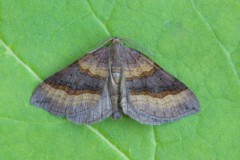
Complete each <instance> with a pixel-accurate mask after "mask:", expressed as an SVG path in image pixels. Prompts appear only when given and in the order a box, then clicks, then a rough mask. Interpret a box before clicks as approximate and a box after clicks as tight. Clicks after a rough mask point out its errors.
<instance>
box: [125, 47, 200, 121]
mask: <svg viewBox="0 0 240 160" xmlns="http://www.w3.org/2000/svg"><path fill="white" fill-rule="evenodd" d="M124 50H125V51H124V56H123V57H125V58H124V59H125V60H124V63H123V68H124V76H125V79H126V82H125V84H123V85H122V88H121V89H122V93H123V95H122V97H123V98H122V102H121V103H122V107H123V112H124V113H125V114H127V115H129V116H130V117H131V118H133V119H135V120H137V121H139V122H140V123H143V124H152V125H157V124H162V123H166V122H170V121H174V120H177V119H179V118H181V117H184V116H187V115H189V114H193V113H195V112H198V111H199V104H198V101H197V99H196V97H195V96H194V94H193V93H192V91H190V90H189V89H188V88H187V87H186V86H185V85H184V84H183V83H181V82H180V81H179V80H177V79H176V78H174V77H173V76H171V75H170V74H168V73H167V72H166V71H164V70H163V69H162V68H161V67H159V66H158V65H157V64H155V63H154V62H153V61H151V60H150V59H148V58H147V57H146V56H144V55H143V54H142V53H140V52H138V51H136V50H134V49H131V48H124ZM123 86H126V87H123ZM124 88H126V90H124Z"/></svg>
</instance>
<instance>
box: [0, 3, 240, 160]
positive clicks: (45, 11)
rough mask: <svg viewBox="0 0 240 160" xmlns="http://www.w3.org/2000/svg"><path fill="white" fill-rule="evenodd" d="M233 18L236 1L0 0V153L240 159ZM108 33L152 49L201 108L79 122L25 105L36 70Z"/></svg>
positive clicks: (237, 38) (63, 62)
mask: <svg viewBox="0 0 240 160" xmlns="http://www.w3.org/2000/svg"><path fill="white" fill-rule="evenodd" d="M239 17H240V2H239V1H238V0H221V1H220V0H215V1H207V0H181V1H176V0H161V1H159V0H151V1H145V0H131V1H124V0H98V1H94V0H89V1H86V0H84V1H74V0H61V1H57V0H50V1H48V0H34V1H32V0H21V1H17V0H0V159H8V160H11V159H90V160H94V159H104V160H105V159H114V160H116V159H119V160H130V159H131V160H153V159H168V160H171V159H173V160H176V159H184V160H186V159H193V160H197V159H199V160H200V159H220V160H221V159H222V160H226V159H240V132H239V128H240V120H239V117H240V107H239V104H240V55H239V54H240V31H239V27H240V19H239ZM114 36H118V37H127V38H129V39H131V40H132V41H133V42H135V43H136V44H138V45H139V46H142V47H144V48H146V49H147V50H150V52H151V53H152V54H153V55H151V54H149V57H150V58H152V59H153V60H154V61H156V62H157V63H158V64H159V65H161V66H162V67H163V68H164V69H166V70H167V71H168V72H170V73H172V74H173V75H175V76H176V77H177V78H179V79H180V80H181V81H183V82H184V83H185V84H187V85H188V86H189V87H190V88H191V89H192V90H193V91H194V92H195V93H196V95H197V97H198V99H199V101H200V104H201V108H202V111H201V112H200V113H199V114H197V115H193V116H190V117H187V118H184V119H182V120H180V121H177V122H174V123H169V124H165V125H161V126H155V127H151V126H145V125H141V124H139V123H137V122H135V121H134V120H132V119H130V118H128V117H126V116H125V117H124V118H123V119H121V120H117V121H114V120H112V119H111V118H109V119H108V120H106V121H104V122H101V123H98V124H95V125H92V126H78V125H74V124H72V123H70V122H68V121H67V120H65V119H63V118H57V117H54V116H52V115H50V114H49V113H48V112H46V111H44V110H41V109H39V108H36V107H33V106H31V105H30V104H29V99H30V97H31V94H32V92H33V90H34V89H35V88H36V86H37V85H39V83H40V82H41V81H42V80H43V79H45V78H47V77H48V76H50V75H52V74H53V73H54V72H56V71H58V70H60V69H62V68H64V67H65V66H67V65H68V64H70V63H71V62H73V61H74V60H76V59H78V58H80V57H81V56H83V55H84V54H86V53H87V52H88V51H91V50H93V49H95V48H96V46H97V45H98V44H99V43H101V42H102V41H104V40H105V39H107V38H109V37H114ZM146 54H147V53H146Z"/></svg>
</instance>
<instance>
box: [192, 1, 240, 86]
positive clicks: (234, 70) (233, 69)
mask: <svg viewBox="0 0 240 160" xmlns="http://www.w3.org/2000/svg"><path fill="white" fill-rule="evenodd" d="M190 1H191V3H192V8H193V9H194V11H195V12H196V13H197V15H198V16H199V17H200V19H201V20H202V22H203V23H204V24H205V25H206V27H207V28H208V30H209V31H210V32H211V33H212V34H213V36H214V37H215V39H216V40H217V43H218V45H219V47H220V48H221V49H222V50H223V53H224V54H225V56H226V57H227V59H228V61H229V62H230V65H231V68H232V71H233V74H234V75H235V77H236V78H237V79H238V82H239V83H240V79H239V75H238V73H237V70H236V67H235V65H234V62H233V60H232V57H231V54H230V52H229V51H228V50H227V49H226V47H225V46H224V45H223V43H222V42H221V41H220V40H219V38H218V37H217V36H216V33H215V32H214V31H213V29H212V28H211V26H210V24H209V23H208V21H207V20H206V19H205V18H204V16H203V15H202V14H201V12H200V11H199V10H198V9H197V8H196V5H195V3H194V0H190Z"/></svg>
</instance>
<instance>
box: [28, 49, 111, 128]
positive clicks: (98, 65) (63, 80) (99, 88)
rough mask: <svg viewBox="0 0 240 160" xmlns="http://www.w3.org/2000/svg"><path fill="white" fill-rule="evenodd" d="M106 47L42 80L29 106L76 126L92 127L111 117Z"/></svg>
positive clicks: (107, 51) (107, 50)
mask: <svg viewBox="0 0 240 160" xmlns="http://www.w3.org/2000/svg"><path fill="white" fill-rule="evenodd" d="M109 51H110V50H109V47H105V48H101V49H98V50H96V51H94V52H93V53H90V54H87V55H86V56H84V57H83V58H81V59H79V60H78V61H76V62H74V63H73V64H71V65H70V66H68V67H67V68H66V69H63V70H62V71H60V72H58V73H56V74H54V75H53V76H51V77H49V78H48V79H46V80H45V81H44V82H43V83H42V84H41V85H40V86H39V87H38V88H37V89H36V90H35V92H34V94H33V96H32V98H31V103H32V104H33V105H36V106H39V107H41V108H44V109H45V110H47V111H48V112H50V113H52V114H54V115H57V116H62V117H64V116H66V117H67V119H69V120H70V121H72V122H74V123H79V124H92V123H95V122H98V121H101V120H103V119H105V118H107V117H108V116H110V115H111V114H112V107H111V100H110V97H109V92H108V86H107V85H108V83H107V82H108V53H109Z"/></svg>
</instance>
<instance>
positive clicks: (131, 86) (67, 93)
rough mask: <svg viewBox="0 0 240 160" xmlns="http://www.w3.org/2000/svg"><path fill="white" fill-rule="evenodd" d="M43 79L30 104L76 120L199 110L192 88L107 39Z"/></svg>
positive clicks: (154, 118)
mask: <svg viewBox="0 0 240 160" xmlns="http://www.w3.org/2000/svg"><path fill="white" fill-rule="evenodd" d="M109 43H110V45H108V46H105V47H103V48H99V49H97V50H95V51H93V52H91V53H89V54H87V55H85V56H84V57H82V58H80V59H79V60H77V61H75V62H74V63H73V64H71V65H69V66H68V67H67V68H65V69H63V70H61V71H60V72H57V73H56V74H54V75H52V76H51V77H49V78H47V79H46V80H45V81H44V82H43V83H42V84H40V86H39V87H38V88H37V89H36V90H35V92H34V93H33V95H32V98H31V103H32V104H33V105H35V106H38V107H41V108H44V109H45V110H47V111H48V112H50V113H52V114H54V115H57V116H61V117H66V118H67V119H69V120H70V121H72V122H74V123H77V124H93V123H96V122H100V121H102V120H104V119H105V118H107V117H109V116H111V115H112V117H113V118H114V119H119V118H121V117H122V115H123V114H126V115H128V116H129V117H131V118H132V119H134V120H136V121H138V122H140V123H142V124H148V125H158V124H162V123H166V122H170V121H175V120H178V119H180V118H182V117H185V116H187V115H190V114H193V113H196V112H198V111H200V107H199V103H198V101H197V99H196V97H195V95H194V94H193V92H192V91H191V90H190V89H188V88H187V86H186V85H184V84H183V83H182V82H180V81H179V80H177V79H176V78H174V77H173V76H172V75H170V74H169V73H167V72H166V71H164V70H163V69H162V68H161V67H160V66H159V65H157V64H156V63H154V62H153V61H151V60H150V59H149V58H147V57H146V56H145V55H143V54H142V53H140V52H139V51H137V50H135V49H132V48H128V47H125V46H124V45H123V44H122V43H121V40H120V39H118V38H113V39H110V40H109Z"/></svg>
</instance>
